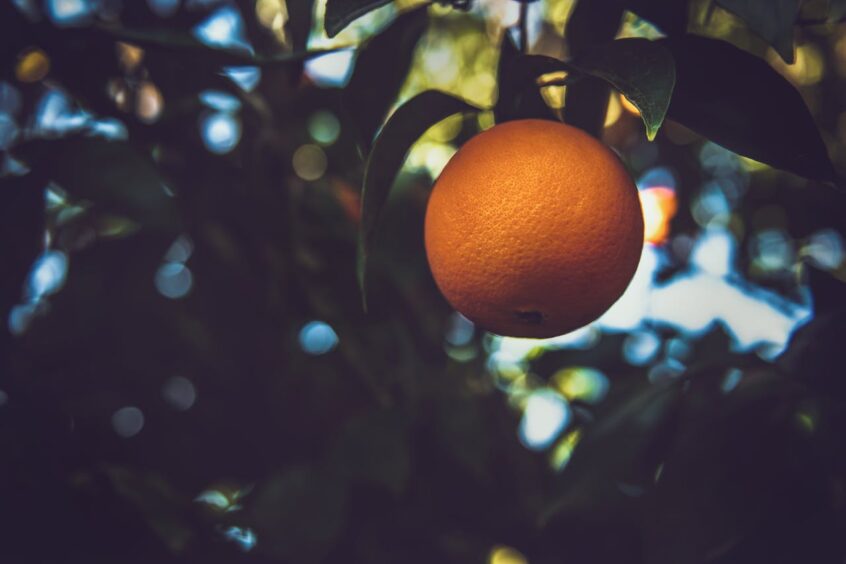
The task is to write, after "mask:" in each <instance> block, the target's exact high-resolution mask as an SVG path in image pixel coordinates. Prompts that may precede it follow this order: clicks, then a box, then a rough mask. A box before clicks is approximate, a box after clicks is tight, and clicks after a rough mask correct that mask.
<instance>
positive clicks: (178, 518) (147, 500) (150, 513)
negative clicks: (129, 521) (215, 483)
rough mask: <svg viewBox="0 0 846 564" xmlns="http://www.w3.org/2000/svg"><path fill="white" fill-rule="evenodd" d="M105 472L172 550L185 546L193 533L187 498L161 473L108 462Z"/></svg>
mask: <svg viewBox="0 0 846 564" xmlns="http://www.w3.org/2000/svg"><path fill="white" fill-rule="evenodd" d="M103 473H104V474H105V475H106V476H107V477H108V479H109V481H110V482H111V485H112V488H114V491H115V493H117V494H118V495H119V496H120V497H121V498H123V499H124V500H125V501H126V502H128V503H129V504H131V505H132V506H133V507H134V508H135V509H137V510H138V511H139V512H140V513H141V514H142V515H143V517H144V519H145V520H146V522H147V523H148V525H149V526H150V528H151V529H152V530H153V531H154V532H155V533H156V535H158V536H159V538H161V540H162V542H164V543H165V544H166V545H167V547H168V548H169V549H170V550H171V551H173V552H179V551H181V550H184V549H185V548H186V547H187V545H188V543H189V541H190V540H191V537H192V536H193V531H192V530H191V523H190V521H189V519H188V514H189V513H188V504H187V502H186V500H185V499H184V498H183V497H181V496H180V495H179V493H178V492H177V491H176V490H174V489H173V487H172V486H171V485H170V483H168V482H167V481H166V480H165V479H164V478H162V477H161V476H157V475H153V474H145V473H142V472H139V471H137V470H135V469H132V468H128V467H122V466H113V465H108V466H105V467H104V468H103Z"/></svg>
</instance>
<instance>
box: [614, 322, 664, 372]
mask: <svg viewBox="0 0 846 564" xmlns="http://www.w3.org/2000/svg"><path fill="white" fill-rule="evenodd" d="M660 349H661V338H660V337H658V335H657V334H655V332H654V331H649V330H643V331H633V332H631V333H629V334H628V335H627V336H626V340H625V341H623V357H624V358H625V359H626V362H628V363H629V364H631V365H633V366H646V365H647V364H649V363H650V362H652V359H654V358H655V355H657V354H658V351H659V350H660Z"/></svg>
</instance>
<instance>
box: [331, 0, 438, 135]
mask: <svg viewBox="0 0 846 564" xmlns="http://www.w3.org/2000/svg"><path fill="white" fill-rule="evenodd" d="M427 21H428V18H427V17H426V9H425V8H418V9H415V10H411V11H410V12H406V13H404V14H401V15H400V16H398V17H397V19H396V20H394V21H393V22H392V23H391V24H390V25H389V26H388V28H387V29H385V30H384V31H382V33H380V34H379V35H377V36H376V37H374V38H373V39H371V40H370V41H369V42H368V43H367V44H366V45H365V46H364V47H362V48H361V50H360V51H359V53H358V58H357V59H356V63H355V69H354V70H353V75H352V77H351V78H350V82H349V84H347V87H346V88H345V89H344V91H343V94H342V98H341V101H342V103H343V105H344V108H345V109H346V112H347V114H348V115H349V118H350V119H351V120H352V122H353V123H354V124H355V128H356V132H357V134H358V136H359V143H360V144H361V146H362V147H363V148H364V149H365V150H366V151H369V150H370V144H371V143H372V142H373V136H374V135H376V131H378V129H379V127H380V126H381V125H382V122H383V120H384V119H385V116H386V115H387V113H388V110H389V109H390V108H391V105H392V104H393V103H394V101H395V100H396V98H397V95H398V94H399V91H400V88H401V87H402V84H403V82H404V81H405V77H406V75H407V74H408V68H409V66H410V65H411V59H412V57H413V55H414V48H415V47H416V46H417V42H418V41H419V40H420V36H421V35H423V30H424V29H425V28H426V23H427Z"/></svg>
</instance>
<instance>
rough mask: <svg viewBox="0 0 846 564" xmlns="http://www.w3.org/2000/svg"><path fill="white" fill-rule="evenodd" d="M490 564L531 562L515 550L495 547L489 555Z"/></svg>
mask: <svg viewBox="0 0 846 564" xmlns="http://www.w3.org/2000/svg"><path fill="white" fill-rule="evenodd" d="M488 564H529V561H528V560H527V559H526V557H525V556H523V555H522V554H521V553H520V551H518V550H517V549H515V548H511V547H510V546H495V547H493V548H492V549H491V552H490V554H489V555H488Z"/></svg>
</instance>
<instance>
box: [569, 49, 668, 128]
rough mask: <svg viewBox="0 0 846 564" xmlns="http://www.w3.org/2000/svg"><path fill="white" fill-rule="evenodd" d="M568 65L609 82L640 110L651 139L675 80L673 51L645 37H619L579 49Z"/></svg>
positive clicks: (664, 114) (659, 124)
mask: <svg viewBox="0 0 846 564" xmlns="http://www.w3.org/2000/svg"><path fill="white" fill-rule="evenodd" d="M570 65H571V66H572V67H573V68H575V69H577V70H579V71H581V72H583V73H585V74H588V75H591V76H595V77H597V78H601V79H602V80H605V81H607V82H608V83H610V84H611V85H612V86H613V87H614V88H616V89H617V90H619V91H620V92H621V93H622V94H623V95H624V96H625V97H626V98H628V99H629V100H630V101H631V102H632V104H634V105H635V106H636V107H637V109H639V110H640V115H641V119H643V123H644V125H645V126H646V136H647V137H648V138H649V139H650V140H652V139H654V138H655V135H656V134H657V133H658V128H660V127H661V123H663V121H664V117H665V116H666V114H667V108H668V107H669V106H670V98H671V96H672V94H673V87H674V85H675V83H676V64H675V62H674V60H673V55H672V54H671V53H670V52H669V51H668V50H667V49H666V48H665V47H663V46H662V45H660V44H659V43H657V42H655V41H649V40H646V39H618V40H616V41H612V42H610V43H605V44H603V45H597V46H595V47H592V48H590V49H587V50H585V51H583V52H582V54H581V55H579V56H578V57H576V58H575V59H574V60H573V61H571V62H570Z"/></svg>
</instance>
